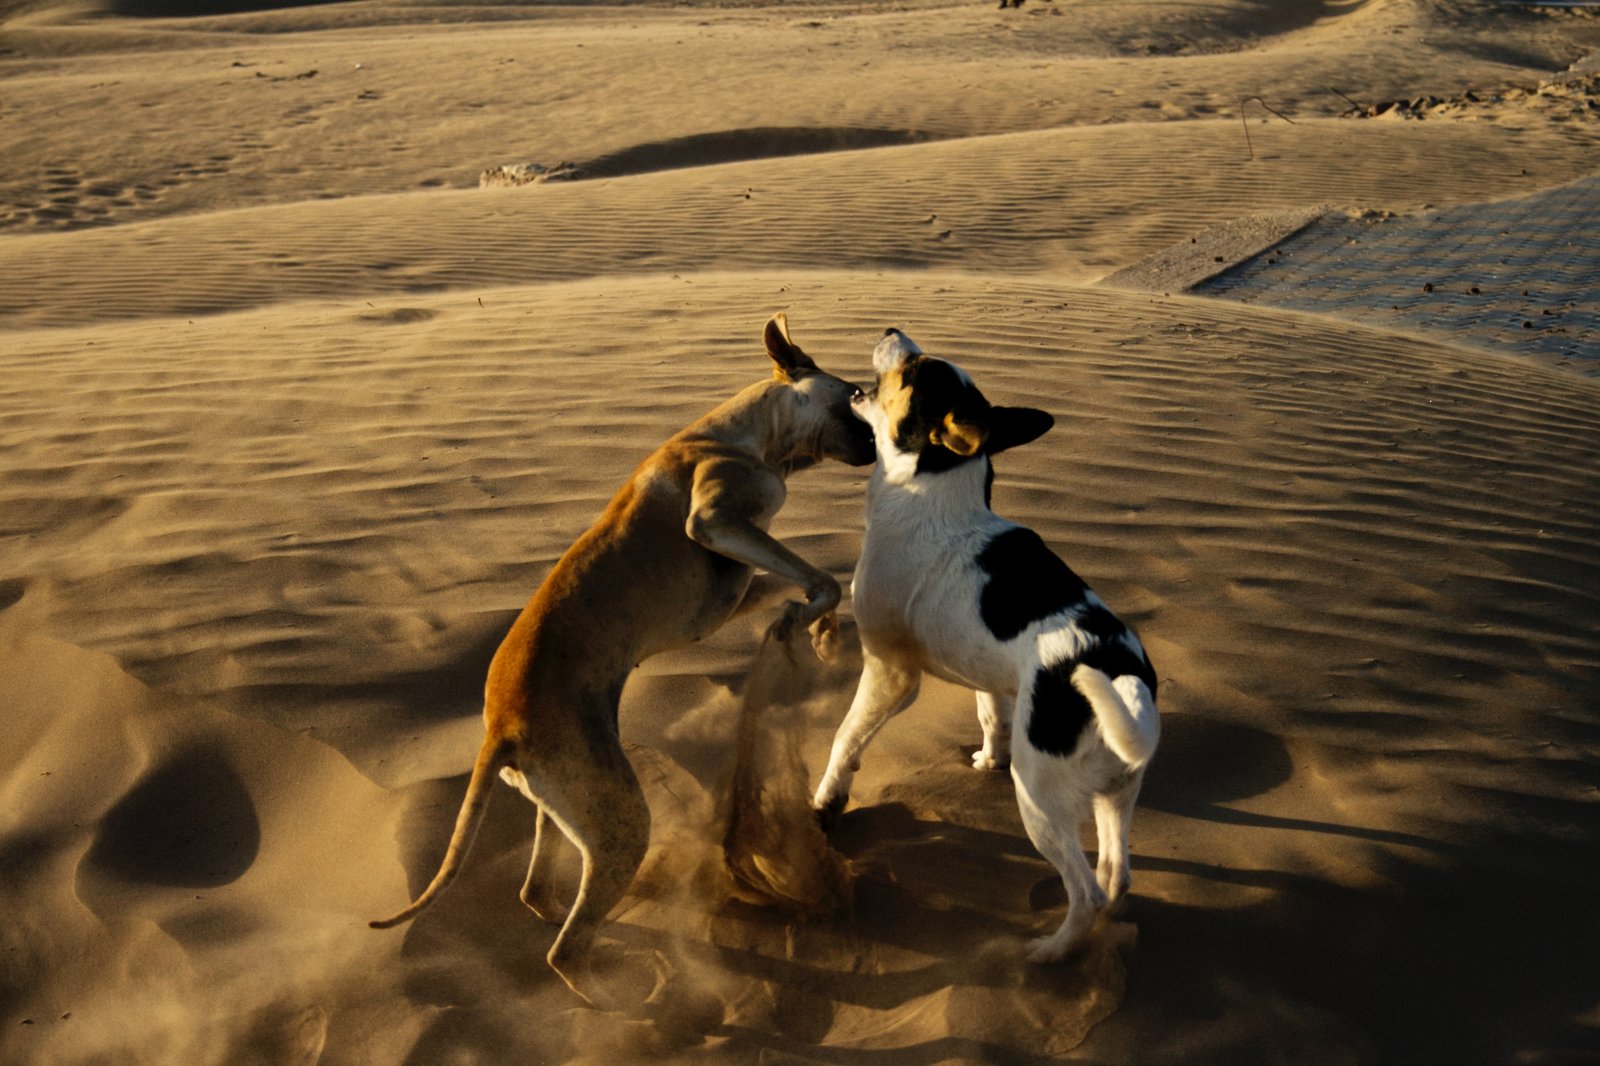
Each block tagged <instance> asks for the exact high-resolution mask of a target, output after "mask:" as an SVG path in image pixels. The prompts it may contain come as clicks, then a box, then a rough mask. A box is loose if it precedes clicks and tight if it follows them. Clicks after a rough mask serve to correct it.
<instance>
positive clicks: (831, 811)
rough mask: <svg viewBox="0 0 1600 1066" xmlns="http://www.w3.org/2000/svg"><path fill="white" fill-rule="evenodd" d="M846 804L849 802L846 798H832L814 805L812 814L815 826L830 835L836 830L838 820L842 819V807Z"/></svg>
mask: <svg viewBox="0 0 1600 1066" xmlns="http://www.w3.org/2000/svg"><path fill="white" fill-rule="evenodd" d="M848 802H850V799H849V797H848V796H834V797H833V798H832V799H829V800H826V801H824V802H822V803H818V804H816V805H815V807H814V808H813V811H812V813H814V814H815V815H816V816H817V825H819V826H821V828H822V831H823V832H824V833H830V832H832V831H833V830H834V829H836V828H838V826H839V819H841V818H843V817H844V807H845V804H846V803H848Z"/></svg>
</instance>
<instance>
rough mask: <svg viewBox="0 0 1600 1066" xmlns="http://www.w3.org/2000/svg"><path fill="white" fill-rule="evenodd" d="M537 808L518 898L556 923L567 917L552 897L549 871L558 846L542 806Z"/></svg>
mask: <svg viewBox="0 0 1600 1066" xmlns="http://www.w3.org/2000/svg"><path fill="white" fill-rule="evenodd" d="M537 809H538V812H539V813H538V818H537V821H536V822H535V823H534V829H533V858H532V859H531V860H530V861H529V862H528V879H527V880H526V881H524V882H523V883H522V892H521V893H520V896H521V899H522V902H523V903H525V904H527V906H528V909H529V910H531V911H533V913H534V914H537V915H538V916H539V917H540V918H542V919H543V920H544V921H547V922H560V921H563V920H564V919H565V918H566V917H567V908H566V905H565V904H563V903H562V902H561V901H560V900H559V899H557V898H556V893H555V885H554V883H553V882H552V880H551V870H550V866H551V863H552V860H553V859H554V855H555V851H556V847H557V845H558V844H560V832H559V830H557V831H554V832H552V831H551V826H550V816H549V815H548V814H546V813H545V811H544V808H543V807H538V808H537Z"/></svg>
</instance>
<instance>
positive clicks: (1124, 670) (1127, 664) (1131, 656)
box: [1078, 611, 1156, 696]
mask: <svg viewBox="0 0 1600 1066" xmlns="http://www.w3.org/2000/svg"><path fill="white" fill-rule="evenodd" d="M1104 613H1106V614H1107V615H1109V614H1110V613H1111V612H1110V611H1106V612H1104ZM1113 621H1115V619H1113ZM1117 628H1118V629H1119V630H1121V633H1126V632H1127V629H1126V628H1125V627H1124V626H1123V625H1122V623H1120V622H1118V623H1117ZM1121 633H1119V634H1118V635H1117V636H1116V637H1113V638H1112V639H1110V640H1107V641H1104V642H1102V643H1100V644H1097V645H1096V646H1094V647H1092V648H1090V649H1089V650H1088V651H1086V652H1084V654H1083V658H1082V659H1080V660H1078V661H1079V662H1081V663H1083V664H1084V665H1085V666H1092V667H1094V668H1095V669H1096V670H1098V671H1100V672H1101V673H1102V674H1105V675H1106V676H1107V677H1109V678H1111V679H1112V680H1116V679H1117V678H1119V677H1125V676H1127V675H1129V674H1131V675H1133V676H1134V677H1137V678H1138V679H1139V680H1140V681H1143V682H1144V685H1145V688H1147V689H1149V690H1150V695H1152V696H1154V695H1155V694H1156V671H1155V667H1153V666H1151V665H1150V657H1149V656H1148V655H1146V654H1144V652H1143V651H1135V650H1134V649H1133V648H1131V647H1129V646H1128V643H1127V641H1125V640H1123V639H1121Z"/></svg>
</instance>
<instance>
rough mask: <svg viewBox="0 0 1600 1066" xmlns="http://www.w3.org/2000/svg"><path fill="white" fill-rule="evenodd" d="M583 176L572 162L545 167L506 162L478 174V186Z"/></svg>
mask: <svg viewBox="0 0 1600 1066" xmlns="http://www.w3.org/2000/svg"><path fill="white" fill-rule="evenodd" d="M581 177H583V170H582V169H581V168H580V167H578V166H577V165H576V164H573V163H557V164H556V165H555V166H553V167H547V166H545V165H544V164H543V163H507V164H506V165H504V166H498V167H490V168H489V169H488V170H485V171H484V172H483V173H482V174H479V175H478V188H480V189H490V188H494V187H496V186H504V185H538V184H542V183H543V182H547V181H574V180H576V179H578V178H581Z"/></svg>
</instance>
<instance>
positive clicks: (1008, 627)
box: [978, 528, 1120, 640]
mask: <svg viewBox="0 0 1600 1066" xmlns="http://www.w3.org/2000/svg"><path fill="white" fill-rule="evenodd" d="M978 566H979V567H981V568H982V569H983V572H984V573H985V574H987V575H989V579H988V580H987V581H985V582H984V585H983V591H982V593H980V594H979V597H978V612H979V614H981V615H982V616H983V624H984V625H986V626H988V627H989V632H991V633H993V634H994V635H995V639H996V640H1010V639H1012V638H1013V637H1015V636H1016V635H1017V634H1019V633H1021V632H1022V631H1023V630H1024V629H1027V628H1028V627H1029V626H1030V625H1032V624H1033V623H1034V622H1037V621H1040V620H1041V619H1045V618H1049V617H1050V616H1051V615H1053V614H1056V613H1057V612H1060V611H1064V610H1066V609H1068V608H1069V607H1075V606H1077V605H1079V604H1081V603H1082V602H1083V597H1084V593H1086V592H1088V591H1089V586H1088V585H1086V584H1084V582H1083V578H1081V577H1079V576H1078V575H1077V574H1075V573H1073V572H1072V568H1071V567H1069V566H1068V565H1067V564H1066V563H1064V562H1062V561H1061V558H1060V556H1058V555H1056V553H1055V552H1053V551H1051V550H1050V549H1049V548H1048V547H1046V546H1045V543H1044V541H1043V540H1042V539H1041V538H1040V537H1039V534H1037V533H1035V532H1034V531H1033V530H1031V529H1022V528H1017V529H1008V530H1006V531H1005V532H1004V533H1001V534H1000V535H999V536H997V537H995V538H994V539H993V540H991V541H990V542H989V543H988V545H987V546H986V547H985V548H984V549H983V551H982V552H981V553H980V554H979V555H978ZM1105 613H1106V614H1107V615H1109V614H1110V612H1109V611H1107V612H1105ZM1112 621H1116V620H1115V618H1113V619H1112ZM1118 625H1119V628H1120V623H1118Z"/></svg>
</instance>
